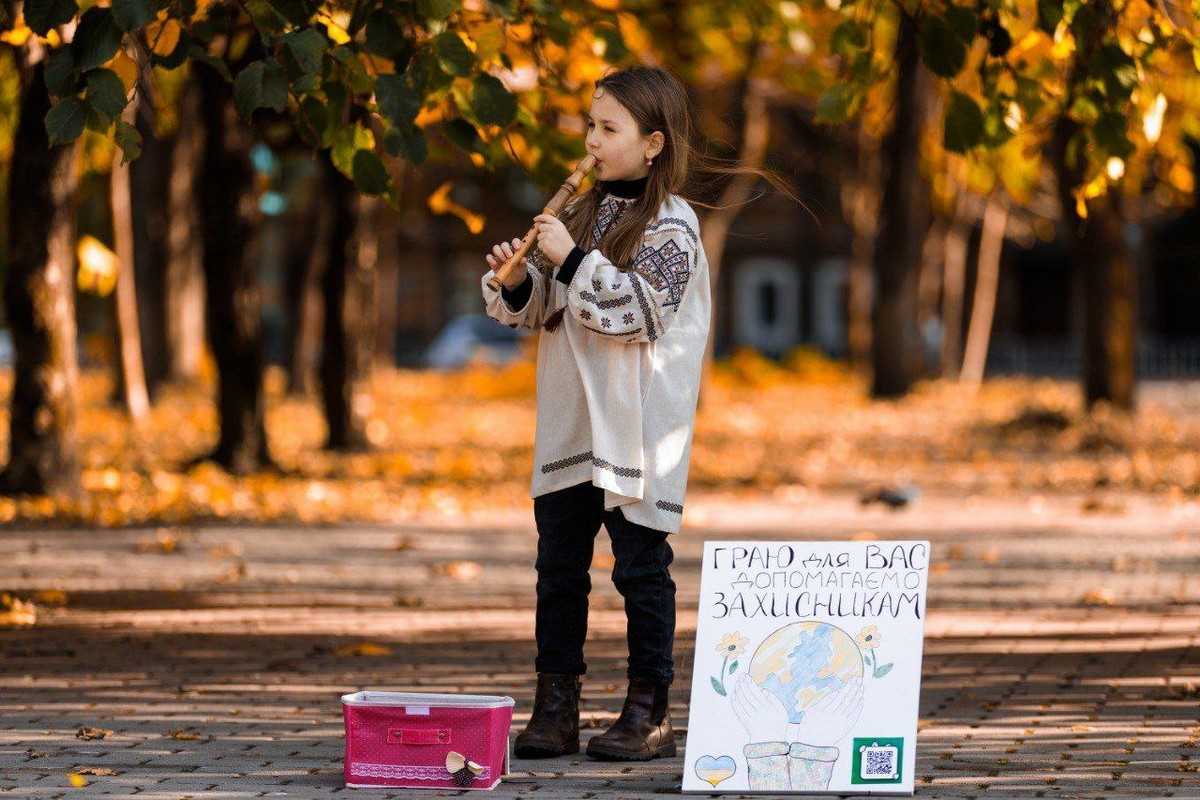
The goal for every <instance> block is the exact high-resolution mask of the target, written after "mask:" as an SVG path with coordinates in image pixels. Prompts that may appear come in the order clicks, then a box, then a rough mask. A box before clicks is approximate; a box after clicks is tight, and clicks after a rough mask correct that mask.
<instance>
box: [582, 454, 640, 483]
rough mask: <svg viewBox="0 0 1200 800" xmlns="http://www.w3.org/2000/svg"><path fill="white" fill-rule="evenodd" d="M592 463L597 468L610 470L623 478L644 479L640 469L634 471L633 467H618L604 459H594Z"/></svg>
mask: <svg viewBox="0 0 1200 800" xmlns="http://www.w3.org/2000/svg"><path fill="white" fill-rule="evenodd" d="M592 463H593V464H595V465H596V466H597V467H603V468H604V469H610V470H612V471H613V472H615V473H616V474H618V475H620V476H621V477H623V478H640V477H642V471H641V470H640V469H634V468H633V467H618V466H616V465H614V464H610V463H609V462H607V461H605V460H604V459H603V458H593V459H592Z"/></svg>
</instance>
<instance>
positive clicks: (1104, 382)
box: [1050, 0, 1137, 411]
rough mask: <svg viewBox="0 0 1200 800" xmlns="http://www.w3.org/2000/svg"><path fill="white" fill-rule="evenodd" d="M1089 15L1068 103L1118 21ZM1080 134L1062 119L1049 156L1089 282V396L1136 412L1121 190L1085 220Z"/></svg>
mask: <svg viewBox="0 0 1200 800" xmlns="http://www.w3.org/2000/svg"><path fill="white" fill-rule="evenodd" d="M1091 8H1092V11H1093V15H1094V17H1095V23H1094V25H1095V28H1096V32H1095V35H1094V36H1092V37H1090V38H1089V40H1088V41H1087V42H1080V43H1079V45H1078V46H1077V47H1076V48H1075V53H1074V59H1073V63H1072V64H1071V66H1070V67H1069V71H1068V74H1067V88H1068V92H1069V95H1068V100H1069V99H1070V98H1071V97H1072V96H1073V95H1074V93H1075V92H1076V91H1078V90H1079V89H1080V87H1081V86H1082V84H1083V83H1084V82H1086V81H1088V80H1089V79H1090V77H1089V65H1090V64H1091V60H1092V59H1093V58H1094V57H1095V52H1096V49H1097V48H1098V47H1099V46H1100V43H1101V42H1102V41H1103V40H1104V34H1105V33H1107V32H1110V31H1112V30H1113V29H1114V28H1115V27H1116V25H1117V21H1118V19H1119V16H1120V11H1118V10H1117V8H1116V7H1115V5H1114V4H1113V3H1112V2H1111V0H1098V1H1097V2H1095V3H1093V4H1092V5H1091ZM1078 130H1079V128H1078V125H1077V123H1075V122H1074V121H1073V120H1071V119H1070V118H1068V117H1066V116H1061V117H1059V118H1058V120H1057V121H1056V123H1055V125H1054V131H1053V135H1052V136H1051V141H1050V152H1051V161H1052V163H1053V165H1054V171H1055V175H1056V177H1057V179H1058V196H1059V200H1060V202H1061V203H1062V220H1063V224H1064V225H1065V226H1066V229H1067V238H1068V241H1070V243H1071V246H1072V255H1073V260H1074V262H1075V263H1074V266H1075V269H1076V271H1077V274H1078V275H1079V276H1080V278H1081V280H1082V283H1083V305H1084V313H1083V317H1084V322H1083V393H1084V398H1085V402H1086V403H1087V407H1088V408H1089V409H1090V408H1091V407H1092V406H1094V405H1095V404H1096V403H1098V402H1101V401H1105V402H1108V403H1111V404H1112V405H1114V406H1116V407H1117V408H1120V409H1124V410H1127V411H1132V410H1133V407H1134V393H1135V391H1136V385H1137V374H1136V373H1137V350H1136V348H1137V273H1136V270H1135V268H1134V263H1133V257H1132V254H1131V253H1130V248H1129V242H1128V241H1127V240H1126V238H1125V229H1124V227H1123V222H1124V220H1123V217H1122V214H1121V197H1120V194H1119V193H1118V189H1117V188H1116V187H1112V188H1110V189H1109V191H1108V192H1107V193H1105V194H1104V195H1101V196H1100V197H1096V198H1093V199H1091V200H1088V201H1086V207H1085V209H1084V212H1085V213H1084V214H1083V215H1080V213H1079V209H1078V208H1077V206H1076V202H1075V195H1074V192H1073V190H1074V189H1075V187H1077V186H1079V185H1080V184H1081V183H1082V181H1083V177H1084V176H1083V171H1082V164H1081V163H1080V162H1079V160H1078V159H1077V158H1069V157H1068V152H1069V149H1070V148H1069V144H1070V142H1071V139H1072V138H1073V137H1074V136H1075V134H1076V133H1077V132H1078ZM1082 149H1083V148H1080V150H1081V151H1082Z"/></svg>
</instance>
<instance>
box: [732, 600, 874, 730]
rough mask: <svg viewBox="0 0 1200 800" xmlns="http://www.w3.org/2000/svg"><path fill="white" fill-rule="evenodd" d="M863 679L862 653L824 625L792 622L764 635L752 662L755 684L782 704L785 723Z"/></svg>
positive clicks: (841, 633)
mask: <svg viewBox="0 0 1200 800" xmlns="http://www.w3.org/2000/svg"><path fill="white" fill-rule="evenodd" d="M862 674H863V660H862V652H861V651H860V650H859V649H858V645H857V644H856V643H855V642H854V638H853V637H852V636H850V634H848V633H846V632H845V631H843V630H842V629H841V628H838V627H835V626H833V625H829V624H826V623H824V622H796V623H793V624H792V625H787V626H785V627H783V628H780V629H779V630H777V631H775V632H774V633H773V634H771V635H770V636H768V637H767V638H766V639H765V640H764V641H763V643H762V644H760V645H759V646H758V649H757V650H755V651H754V658H753V659H751V661H750V677H751V678H753V679H754V682H755V683H757V684H758V685H759V686H761V687H763V688H764V689H766V690H768V691H769V692H771V694H773V695H775V696H776V697H778V698H779V699H780V700H781V701H783V705H784V708H786V709H787V712H788V722H791V723H798V722H800V720H801V719H803V718H804V710H805V709H806V708H808V707H809V706H811V705H812V704H813V703H815V702H817V701H818V700H820V699H821V698H822V697H824V696H825V695H827V694H829V693H831V692H836V691H837V690H838V689H841V688H842V687H843V686H845V685H846V684H847V683H849V682H850V680H851V679H853V678H857V677H861V676H862Z"/></svg>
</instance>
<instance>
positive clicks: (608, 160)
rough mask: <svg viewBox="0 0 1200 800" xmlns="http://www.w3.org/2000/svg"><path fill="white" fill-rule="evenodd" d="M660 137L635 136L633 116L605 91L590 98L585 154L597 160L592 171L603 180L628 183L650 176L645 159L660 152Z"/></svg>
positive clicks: (654, 134) (659, 135) (659, 134)
mask: <svg viewBox="0 0 1200 800" xmlns="http://www.w3.org/2000/svg"><path fill="white" fill-rule="evenodd" d="M661 140H662V134H661V133H658V132H657V131H656V132H654V133H651V134H650V135H649V136H642V135H641V134H639V133H638V126H637V123H636V122H635V121H634V119H633V115H632V114H630V113H629V111H628V110H627V109H626V108H625V106H623V105H621V104H620V103H618V102H617V101H616V99H615V98H614V97H613V96H612V95H611V94H609V93H608V92H606V91H604V89H597V90H596V94H595V95H593V96H592V110H591V113H590V114H589V115H588V121H587V139H586V142H587V151H588V153H590V154H592V155H594V156H595V157H596V166H595V167H593V170H594V171H595V173H596V178H597V179H598V180H602V181H628V180H635V179H637V178H644V177H646V175H648V174H649V173H650V168H649V167H647V166H646V159H647V158H654V156H656V155H658V153H659V151H660V150H661V149H662V145H661Z"/></svg>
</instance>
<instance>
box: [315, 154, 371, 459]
mask: <svg viewBox="0 0 1200 800" xmlns="http://www.w3.org/2000/svg"><path fill="white" fill-rule="evenodd" d="M321 162H322V164H323V165H324V171H325V174H326V178H327V187H328V188H327V192H328V194H329V196H330V197H331V199H332V200H333V225H332V227H331V229H330V235H329V242H328V244H329V250H328V253H329V256H328V258H327V259H326V262H325V272H324V274H323V275H322V277H321V288H322V291H323V294H324V298H325V327H324V336H323V340H322V347H321V362H320V367H319V369H318V371H319V373H320V376H321V399H322V401H323V404H324V407H325V422H326V424H327V426H328V429H329V437H328V439H326V441H325V447H326V449H329V450H342V451H348V450H359V449H362V448H363V447H364V446H365V445H366V437H365V436H364V435H363V432H362V425H361V424H360V421H359V419H358V417H357V415H356V414H355V410H354V391H355V387H356V383H357V379H358V375H357V374H356V372H357V370H356V366H357V361H358V358H357V353H358V346H359V342H360V341H361V337H362V333H363V305H362V297H361V292H360V291H359V288H360V286H361V282H360V279H359V276H358V257H357V256H358V254H357V250H358V246H357V241H356V236H355V233H356V228H357V227H358V192H357V191H356V190H355V188H354V184H353V183H351V182H350V180H349V179H348V178H346V177H345V176H344V175H342V174H341V173H340V172H338V171H337V169H336V168H334V166H333V163H332V162H331V161H330V160H329V156H328V155H327V154H325V153H322V154H321Z"/></svg>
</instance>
